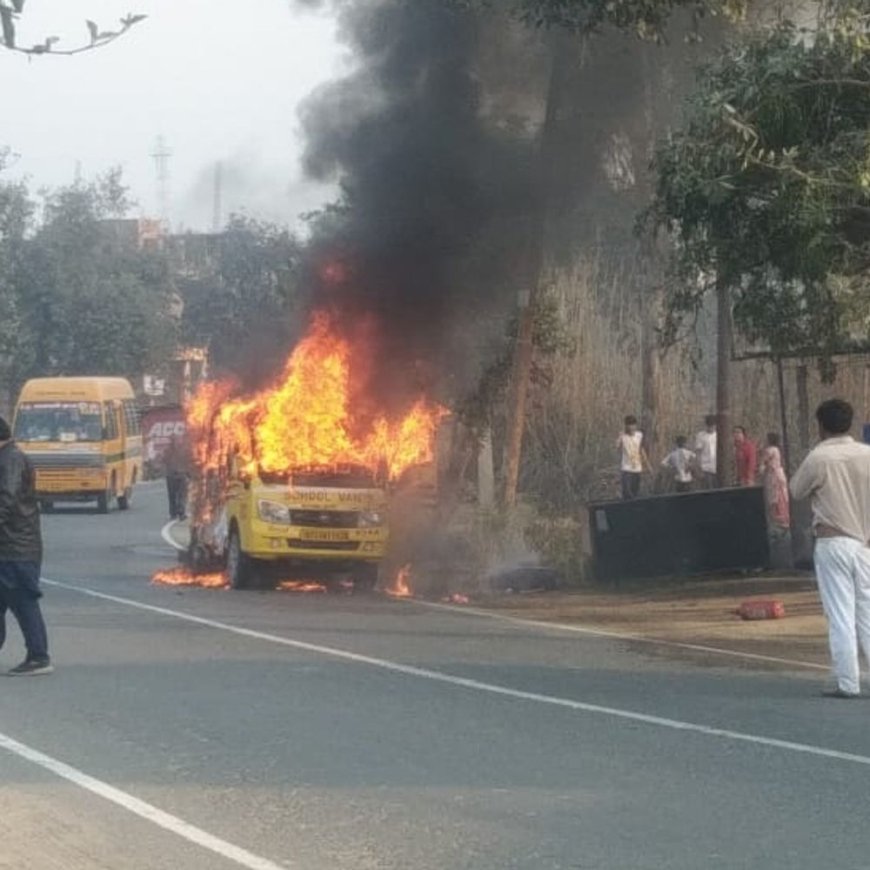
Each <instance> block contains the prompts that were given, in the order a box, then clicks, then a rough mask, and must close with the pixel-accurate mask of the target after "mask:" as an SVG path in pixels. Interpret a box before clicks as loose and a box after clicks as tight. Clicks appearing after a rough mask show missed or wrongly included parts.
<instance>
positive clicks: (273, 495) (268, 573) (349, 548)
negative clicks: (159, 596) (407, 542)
mask: <svg viewBox="0 0 870 870" xmlns="http://www.w3.org/2000/svg"><path fill="white" fill-rule="evenodd" d="M193 499H194V505H193V516H194V518H195V519H194V522H193V525H192V529H191V549H190V560H191V562H192V563H193V565H194V567H204V566H206V565H208V564H209V563H214V562H220V563H222V564H223V565H224V566H225V571H226V576H227V580H228V582H229V584H230V586H232V587H233V588H234V589H249V588H261V587H271V586H272V585H274V583H275V581H276V580H277V579H279V578H287V577H288V576H292V577H294V578H303V579H326V580H331V579H337V578H340V577H349V578H350V579H352V581H353V585H354V589H355V590H361V591H370V590H372V589H373V588H374V586H375V585H376V583H377V580H378V568H379V565H380V563H381V561H382V559H383V558H384V555H385V553H386V548H387V542H388V538H389V531H388V520H387V491H386V487H385V485H384V484H383V483H382V482H380V481H379V480H378V475H377V474H375V473H373V472H372V471H371V470H369V469H367V468H364V467H360V466H351V465H345V466H337V467H334V468H329V469H304V470H298V471H295V472H292V473H290V474H287V475H274V474H272V475H270V474H266V473H264V472H262V471H257V472H256V473H249V472H246V471H243V470H241V469H240V467H239V465H238V463H237V462H236V461H234V460H233V461H231V462H230V463H229V468H227V469H225V470H224V471H223V472H221V471H211V472H208V473H207V474H206V476H205V478H204V479H202V480H200V481H198V486H197V488H196V491H195V493H194V496H193Z"/></svg>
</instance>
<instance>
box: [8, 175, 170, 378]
mask: <svg viewBox="0 0 870 870" xmlns="http://www.w3.org/2000/svg"><path fill="white" fill-rule="evenodd" d="M128 207H129V203H128V201H127V199H126V190H125V188H124V187H123V185H122V183H121V178H120V172H119V171H118V170H113V171H110V172H109V173H107V174H106V175H104V176H102V177H101V178H99V179H97V180H96V181H94V182H91V183H88V184H76V185H73V186H71V187H65V188H60V189H58V190H55V191H50V192H48V193H47V194H46V195H45V196H44V200H43V203H42V213H43V221H42V223H41V224H40V225H39V226H38V227H37V228H36V230H35V232H34V233H33V234H32V236H31V237H30V238H29V239H27V240H26V244H25V247H24V252H23V256H22V262H21V268H20V271H19V273H18V275H17V278H16V290H17V298H18V300H19V306H20V313H21V317H22V320H23V323H24V326H25V328H26V330H27V333H28V334H29V336H31V346H30V353H29V355H27V356H26V357H22V359H21V360H20V362H19V366H18V377H19V379H21V378H22V377H26V376H33V375H49V374H67V375H71V374H107V373H117V374H119V375H120V374H124V375H129V376H137V375H140V374H142V373H143V372H144V371H150V370H153V369H154V368H155V367H159V366H160V364H161V363H162V362H163V361H165V360H166V359H167V358H168V355H169V354H170V352H171V351H172V349H173V348H174V345H175V334H176V329H175V324H174V322H173V319H172V316H171V304H172V285H171V282H170V279H169V271H168V267H167V264H166V262H165V260H164V258H163V256H162V255H161V254H159V253H157V252H151V251H145V250H140V249H139V248H138V247H137V245H136V243H135V240H130V241H123V240H122V238H121V237H119V236H118V234H117V233H115V232H113V229H114V228H115V227H116V226H117V225H116V224H113V223H112V222H111V221H112V219H116V218H118V217H120V216H122V215H123V214H124V213H125V212H126V210H127V208H128Z"/></svg>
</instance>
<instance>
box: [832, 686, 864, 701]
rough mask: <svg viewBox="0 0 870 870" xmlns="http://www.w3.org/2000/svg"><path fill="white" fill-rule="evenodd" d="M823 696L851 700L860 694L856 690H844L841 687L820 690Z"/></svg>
mask: <svg viewBox="0 0 870 870" xmlns="http://www.w3.org/2000/svg"><path fill="white" fill-rule="evenodd" d="M822 697H823V698H841V699H843V700H844V701H851V700H852V699H854V698H860V697H861V696H860V695H859V694H858V693H857V692H845V691H843V689H826V690H825V691H824V692H822Z"/></svg>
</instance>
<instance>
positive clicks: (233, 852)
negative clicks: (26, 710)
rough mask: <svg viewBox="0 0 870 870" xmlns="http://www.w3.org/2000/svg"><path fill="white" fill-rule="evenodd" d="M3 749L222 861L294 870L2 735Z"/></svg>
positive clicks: (257, 869) (260, 869) (251, 868)
mask: <svg viewBox="0 0 870 870" xmlns="http://www.w3.org/2000/svg"><path fill="white" fill-rule="evenodd" d="M0 749H4V750H6V751H7V752H8V753H10V754H11V755H15V756H16V757H18V758H21V759H23V760H25V761H29V762H30V763H31V764H35V765H36V766H38V767H41V768H42V769H43V770H47V771H49V772H50V773H52V774H54V775H55V776H57V777H59V778H60V779H64V780H66V781H67V782H71V783H72V784H73V785H76V786H78V787H79V788H82V789H84V790H85V791H89V792H90V793H91V794H94V795H97V796H98V797H101V798H103V799H104V800H107V801H109V802H110V803H113V804H115V805H116V806H118V807H121V809H124V810H126V811H127V812H129V813H132V814H133V815H135V816H138V817H139V818H141V819H145V821H148V822H151V823H152V824H153V825H156V826H157V827H159V828H162V829H163V830H165V831H169V832H170V833H172V834H175V835H176V836H178V837H181V838H182V839H184V840H187V841H188V842H189V843H193V844H194V845H196V846H199V847H200V848H202V849H206V850H207V851H209V852H213V853H214V854H216V855H219V856H220V857H221V858H224V859H226V860H228V861H232V862H233V863H235V864H238V865H239V866H241V867H247V868H248V870H287V868H288V867H289V866H291V865H287V864H277V863H275V862H274V861H270V860H269V859H268V858H263V857H261V856H260V855H255V854H254V853H253V852H249V851H248V850H247V849H243V848H242V847H241V846H236V845H235V844H233V843H230V842H228V841H227V840H222V839H221V838H220V837H216V836H215V835H214V834H210V833H209V832H208V831H205V830H203V829H202V828H198V827H197V826H196V825H193V824H191V823H190V822H186V821H185V820H184V819H182V818H179V817H178V816H174V815H172V814H171V813H168V812H166V811H165V810H161V809H159V808H158V807H156V806H154V805H153V804H150V803H148V802H147V801H144V800H142V799H141V798H137V797H135V796H134V795H131V794H129V793H128V792H125V791H122V790H121V789H119V788H116V787H115V786H113V785H109V783H107V782H104V781H103V780H100V779H97V778H96V777H93V776H91V775H90V774H87V773H85V772H84V771H82V770H79V769H78V768H76V767H73V766H72V765H69V764H66V763H65V762H63V761H60V760H58V759H57V758H53V757H52V756H50V755H46V754H45V753H44V752H41V751H40V750H38V749H34V748H32V747H31V746H28V745H27V744H25V743H20V742H19V741H18V740H15V739H14V738H12V737H9V736H7V735H6V734H3V733H0Z"/></svg>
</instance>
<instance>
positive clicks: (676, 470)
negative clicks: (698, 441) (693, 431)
mask: <svg viewBox="0 0 870 870" xmlns="http://www.w3.org/2000/svg"><path fill="white" fill-rule="evenodd" d="M694 463H695V454H694V453H692V451H691V450H689V449H688V448H687V447H686V436H685V435H678V436H677V438H676V441H675V442H674V449H673V450H672V451H671V452H670V453H669V454H668V455H667V456H666V457H665V458H664V459H663V460H662V468H669V469H670V470H671V472H672V473H673V476H674V491H675V492H691V491H692V466H693V465H694Z"/></svg>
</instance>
